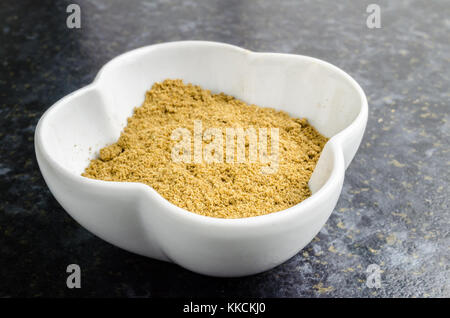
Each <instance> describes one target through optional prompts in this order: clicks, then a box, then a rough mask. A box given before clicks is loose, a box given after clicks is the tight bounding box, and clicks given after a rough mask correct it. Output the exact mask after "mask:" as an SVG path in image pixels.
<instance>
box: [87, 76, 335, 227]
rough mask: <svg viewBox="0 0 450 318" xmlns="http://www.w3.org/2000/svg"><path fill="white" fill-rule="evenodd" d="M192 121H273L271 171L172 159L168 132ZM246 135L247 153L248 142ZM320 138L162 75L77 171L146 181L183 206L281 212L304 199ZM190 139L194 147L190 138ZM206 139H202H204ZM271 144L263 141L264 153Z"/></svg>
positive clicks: (303, 125)
mask: <svg viewBox="0 0 450 318" xmlns="http://www.w3.org/2000/svg"><path fill="white" fill-rule="evenodd" d="M198 122H201V124H202V129H203V131H205V129H207V128H208V127H215V128H219V129H223V131H225V130H226V129H227V128H230V127H236V128H243V129H248V128H252V127H253V128H255V127H256V128H260V127H264V128H278V129H277V132H278V134H279V137H278V143H279V145H278V150H279V160H278V166H277V169H276V171H275V172H273V173H262V172H261V171H262V170H261V168H262V167H264V166H267V165H268V163H267V162H259V161H250V160H246V161H245V162H236V161H233V162H229V161H228V160H223V161H222V162H213V163H211V162H205V161H202V162H198V161H197V162H195V160H188V161H187V162H180V161H175V160H173V155H172V153H173V147H174V146H175V145H176V144H177V142H178V141H176V140H174V139H173V132H174V131H175V130H176V129H179V128H180V127H184V128H186V129H188V130H189V131H191V132H193V131H194V129H195V127H194V124H195V123H198ZM197 129H198V128H197ZM203 131H201V134H202V135H203ZM247 137H248V136H247ZM247 137H246V139H245V154H247V156H248V154H249V148H250V147H251V145H250V143H249V138H247ZM260 138H261V135H260ZM272 142H273V141H272ZM326 142H327V138H326V137H324V136H322V135H321V134H320V133H319V132H317V130H316V129H314V127H312V126H311V125H309V124H308V121H307V120H306V119H299V118H292V117H290V116H289V115H288V114H287V113H286V112H283V111H277V110H274V109H271V108H262V107H258V106H256V105H248V104H246V103H245V102H243V101H241V100H238V99H236V98H234V97H232V96H228V95H225V94H223V93H220V94H212V93H211V92H210V91H208V90H205V89H202V88H201V87H199V86H194V85H192V84H184V83H183V81H182V80H178V79H176V80H170V79H168V80H165V81H163V82H162V83H155V84H154V85H153V86H152V88H151V90H149V91H147V93H146V95H145V101H144V103H143V104H142V106H140V107H137V108H135V109H134V113H133V115H132V116H131V117H130V118H128V123H127V126H126V127H125V128H124V130H123V131H122V133H121V135H120V138H119V140H118V141H117V142H116V143H114V144H112V145H109V146H107V147H104V148H103V149H101V150H100V155H99V157H98V159H93V160H91V162H90V164H89V166H88V167H87V168H86V169H85V171H84V173H83V174H82V175H83V176H85V177H88V178H93V179H100V180H105V181H127V182H141V183H145V184H147V185H149V186H151V187H152V188H153V189H155V190H156V191H157V192H158V193H159V194H160V195H161V196H163V197H164V198H165V199H167V200H168V201H170V202H171V203H173V204H175V205H177V206H179V207H181V208H184V209H186V210H188V211H190V212H194V213H198V214H201V215H206V216H211V217H218V218H244V217H251V216H257V215H264V214H268V213H272V212H276V211H281V210H284V209H287V208H289V207H292V206H294V205H296V204H298V203H300V202H301V201H303V200H305V199H306V198H308V197H309V196H310V195H311V191H310V189H309V187H308V181H309V179H310V177H311V174H312V172H313V170H314V168H315V166H316V163H317V161H318V159H319V156H320V153H321V151H322V149H323V147H324V145H325V143H326ZM189 143H190V144H191V147H192V149H193V148H194V141H189ZM207 144H208V142H207V141H204V140H203V141H202V145H203V146H206V145H207ZM270 145H271V141H270V140H269V142H268V143H267V146H268V149H269V150H268V151H269V152H270ZM189 150H191V149H189ZM194 151H195V150H194ZM224 153H225V151H224ZM188 154H189V153H188ZM221 155H222V154H221Z"/></svg>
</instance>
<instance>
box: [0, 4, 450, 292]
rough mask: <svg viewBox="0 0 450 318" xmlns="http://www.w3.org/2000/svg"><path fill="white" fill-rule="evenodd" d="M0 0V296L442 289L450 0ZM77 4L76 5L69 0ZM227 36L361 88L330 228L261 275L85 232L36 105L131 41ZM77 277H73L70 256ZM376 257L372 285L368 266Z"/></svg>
mask: <svg viewBox="0 0 450 318" xmlns="http://www.w3.org/2000/svg"><path fill="white" fill-rule="evenodd" d="M53 2H56V1H31V0H29V1H9V0H8V1H2V3H1V4H0V21H1V22H0V25H1V27H0V62H1V67H2V70H1V72H0V104H1V107H0V140H1V141H0V188H1V191H0V198H1V201H0V255H1V256H0V296H1V297H10V296H57V297H59V296H67V297H70V296H86V297H89V296H138V297H140V296H231V295H238V296H254V297H260V296H264V297H331V296H338V297H349V296H356V297H359V296H361V297H385V296H402V297H411V296H418V297H449V296H450V272H449V252H450V250H449V246H450V238H449V229H450V225H449V222H450V219H449V189H448V187H449V170H450V169H449V165H450V156H449V150H450V147H449V138H450V126H449V125H450V124H449V113H450V111H449V107H450V106H449V100H450V98H449V90H448V88H449V74H450V63H449V62H450V60H449V58H450V45H449V37H448V34H449V32H450V18H449V16H450V2H448V1H425V0H424V1H413V0H411V1H400V0H399V1H389V2H388V1H377V2H376V3H378V4H379V5H380V7H381V19H382V21H381V22H382V28H381V29H368V28H367V27H366V24H365V22H366V17H367V13H366V7H367V5H368V4H369V3H371V2H374V1H356V0H355V1H331V0H330V1H317V0H314V1H282V2H281V3H279V4H278V2H275V1H270V0H259V1H218V0H216V1H171V3H170V4H169V3H168V2H165V1H155V2H144V1H126V2H125V1H118V0H116V1H106V0H102V1H99V0H96V1H85V0H83V1H81V0H80V1H77V2H76V3H79V4H80V6H81V10H82V29H80V30H69V29H67V28H66V24H65V20H66V17H67V14H66V12H65V9H66V6H67V4H68V3H70V2H65V1H58V2H57V4H54V3H53ZM71 2H74V1H71ZM183 39H201V40H212V41H221V42H228V43H231V44H235V45H239V46H243V47H245V48H248V49H251V50H255V51H274V52H286V53H297V54H304V55H310V56H314V57H318V58H321V59H324V60H326V61H329V62H331V63H333V64H335V65H337V66H339V67H341V68H342V69H344V70H345V71H347V72H348V73H349V74H350V75H352V76H353V77H354V78H355V79H356V80H357V81H358V82H359V83H360V84H361V86H362V87H363V89H364V90H365V91H366V94H367V96H368V98H369V106H370V114H369V122H368V126H367V130H366V134H365V137H364V140H363V142H362V145H361V147H360V149H359V151H358V153H357V155H356V157H355V159H354V161H353V162H352V164H351V165H350V167H349V169H348V170H347V174H346V179H345V184H344V188H343V192H342V195H341V198H340V200H339V202H338V204H337V207H336V209H335V211H334V212H333V214H332V216H331V218H330V219H329V221H328V222H327V224H326V226H325V227H324V228H323V229H322V231H321V232H320V233H319V234H318V236H317V237H316V238H315V239H314V241H313V242H311V243H310V244H309V245H308V246H307V247H306V248H305V249H304V250H303V251H302V252H301V253H299V254H298V255H296V256H295V257H293V258H292V259H291V260H289V261H288V262H286V263H285V264H283V265H281V266H279V267H277V268H275V269H273V270H271V271H269V272H266V273H263V274H260V275H255V276H252V277H246V278H239V279H216V278H210V277H204V276H200V275H196V274H193V273H191V272H188V271H186V270H184V269H181V268H179V267H177V266H175V265H172V264H167V263H162V262H158V261H154V260H151V259H146V258H144V257H140V256H136V255H133V254H131V253H128V252H126V251H123V250H121V249H119V248H116V247H114V246H111V245H109V244H108V243H105V242H104V241H102V240H100V239H98V238H97V237H95V236H93V235H92V234H90V233H89V232H87V231H86V230H85V229H83V228H82V227H81V226H79V225H78V224H77V223H76V222H75V221H74V220H72V219H71V218H70V217H69V216H68V215H67V214H66V213H65V212H64V210H63V209H62V208H61V206H60V205H59V204H58V203H57V202H56V200H55V199H54V198H53V197H52V195H51V194H50V192H49V190H48V189H47V186H46V185H45V183H44V181H43V179H42V177H41V175H40V172H39V169H38V167H37V163H36V160H35V156H34V146H33V134H34V129H35V127H36V123H37V121H38V119H39V117H40V116H41V115H42V114H43V112H44V111H45V110H46V109H47V108H48V107H49V106H50V105H51V104H53V103H54V102H55V101H57V100H58V99H59V98H61V97H63V96H64V95H66V94H68V93H70V92H72V91H74V90H76V89H77V88H80V87H82V86H84V85H86V84H88V83H90V82H91V81H92V80H93V79H94V77H95V75H96V73H97V71H98V70H99V68H100V67H101V66H102V65H103V64H104V63H106V62H107V61H108V60H109V59H111V58H112V57H114V56H116V55H118V54H120V53H123V52H125V51H128V50H130V49H133V48H136V47H139V46H143V45H147V44H152V43H158V42H165V41H174V40H183ZM71 263H76V264H79V265H80V266H81V270H82V288H81V289H78V290H69V289H67V287H66V284H65V281H66V275H67V274H66V272H65V270H66V266H67V265H68V264H71ZM370 264H377V265H379V266H380V268H381V270H382V273H381V283H382V286H381V288H379V289H376V288H368V287H367V286H366V284H365V282H366V272H365V270H366V268H367V266H368V265H370Z"/></svg>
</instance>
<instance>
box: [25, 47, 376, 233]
mask: <svg viewBox="0 0 450 318" xmlns="http://www.w3.org/2000/svg"><path fill="white" fill-rule="evenodd" d="M193 45H194V46H210V47H211V46H214V47H219V48H224V49H231V50H235V51H239V52H241V53H243V54H248V55H249V56H250V57H261V56H277V57H295V58H300V59H306V60H309V61H311V62H315V63H318V64H320V65H322V66H324V67H326V68H329V69H331V70H332V71H334V72H336V73H338V74H340V75H341V76H342V77H343V78H344V79H345V80H347V81H348V83H349V84H351V86H352V87H353V88H354V89H355V90H356V92H358V94H359V97H360V100H361V104H360V111H359V114H358V115H357V116H356V117H355V118H354V120H353V121H352V122H351V123H350V124H349V125H348V126H347V127H346V128H344V129H342V130H341V131H340V132H339V133H337V134H336V135H334V136H332V137H331V138H330V139H329V140H328V142H327V144H328V147H329V148H331V152H332V156H333V159H332V161H333V168H332V170H331V173H330V175H329V177H328V178H327V180H326V181H325V183H324V184H323V185H322V186H321V188H320V189H319V190H318V191H317V192H315V193H314V194H312V195H311V196H309V197H308V198H306V199H305V200H303V201H301V202H300V203H298V204H296V205H294V206H292V207H289V208H287V209H283V210H280V211H276V212H272V213H269V214H264V215H258V216H251V217H245V218H234V219H225V218H217V217H211V216H206V215H201V214H197V213H195V212H190V211H188V210H186V209H184V208H181V207H178V206H176V205H175V204H173V203H171V202H170V201H168V200H167V199H165V198H164V197H163V196H161V195H160V194H159V193H158V192H157V191H156V190H155V189H153V188H152V187H151V186H149V185H147V184H144V183H138V182H118V181H104V180H96V179H91V178H87V177H83V176H81V175H77V174H75V173H73V172H71V171H70V170H68V169H67V168H65V167H64V166H63V165H62V164H60V163H59V162H58V161H56V160H55V159H53V158H52V157H51V156H50V155H49V153H48V152H47V151H46V146H45V142H43V138H42V130H43V126H44V125H45V124H46V118H48V116H49V114H50V113H51V112H53V111H55V110H56V109H58V108H60V107H64V105H65V104H66V101H68V100H69V99H72V98H77V97H78V96H81V95H82V94H84V93H85V92H86V91H88V90H95V89H99V84H100V82H101V79H102V76H103V74H104V73H105V71H106V70H107V69H109V68H111V67H114V65H115V64H117V63H120V61H121V60H122V59H125V58H128V57H129V56H131V55H139V53H142V52H145V51H147V50H152V49H156V48H158V47H173V48H175V47H182V46H193ZM367 114H368V103H367V98H366V95H365V93H364V91H363V90H362V88H361V87H360V85H359V84H358V83H357V82H356V81H355V80H354V79H353V78H352V77H351V76H350V75H348V74H347V73H346V72H344V71H343V70H341V69H340V68H338V67H337V66H334V65H332V64H331V63H328V62H325V61H323V60H320V59H317V58H314V57H310V56H305V55H297V54H287V53H272V52H253V51H249V50H247V49H244V48H241V47H238V46H235V45H231V44H227V43H221V42H211V41H175V42H166V43H158V44H152V45H147V46H143V47H140V48H136V49H133V50H130V51H128V52H125V53H123V54H120V55H118V56H116V57H114V58H113V59H111V60H110V61H108V62H107V63H106V64H104V65H103V66H102V67H101V69H100V70H99V71H98V73H97V75H96V77H95V79H94V81H93V82H92V83H90V84H88V85H86V86H84V87H82V88H80V89H78V90H76V91H74V92H72V93H69V94H68V95H66V96H64V97H62V98H61V99H59V100H58V101H56V102H55V103H54V104H53V105H52V106H51V107H49V108H48V109H47V110H46V111H45V112H44V113H43V115H42V116H41V118H40V119H39V121H38V123H37V125H36V130H35V138H34V141H35V151H36V155H37V157H38V161H39V155H41V156H42V157H43V159H45V160H46V161H47V163H48V164H49V166H51V167H52V168H53V169H54V170H56V171H57V172H58V174H60V175H62V176H64V177H65V178H68V179H70V180H72V181H73V182H75V183H79V184H80V185H81V186H83V185H84V186H91V187H102V188H105V189H107V188H111V189H114V190H120V188H122V189H123V190H124V193H126V192H127V191H135V192H140V193H141V194H144V195H145V196H147V197H150V198H152V199H153V200H156V201H157V202H158V204H160V205H163V206H164V207H165V209H166V210H167V211H170V212H173V214H172V215H171V216H172V217H181V218H183V219H184V220H185V221H192V222H195V223H198V222H201V223H204V224H208V225H214V226H229V225H235V226H261V225H263V224H266V225H267V224H269V225H275V224H276V223H281V222H284V221H289V220H290V219H292V218H297V217H300V216H303V217H304V216H306V215H305V214H306V213H308V212H310V208H311V207H315V206H317V204H320V201H321V199H323V198H324V197H326V194H327V192H328V191H329V189H331V188H333V187H334V186H335V185H336V183H339V182H340V181H341V180H343V178H344V174H345V161H344V154H343V149H342V142H343V140H344V139H345V136H346V135H347V134H348V133H349V132H350V131H351V130H353V129H355V128H356V127H357V126H358V124H360V123H361V122H362V123H363V125H364V126H365V125H366V122H365V121H366V120H367Z"/></svg>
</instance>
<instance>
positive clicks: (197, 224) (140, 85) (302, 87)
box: [35, 41, 368, 277]
mask: <svg viewBox="0 0 450 318" xmlns="http://www.w3.org/2000/svg"><path fill="white" fill-rule="evenodd" d="M166 78H181V79H183V80H184V82H185V83H193V84H197V85H200V86H202V87H203V88H206V89H210V90H211V91H212V92H224V93H226V94H229V95H233V96H235V97H237V98H239V99H242V100H244V101H246V102H247V103H252V104H256V105H259V106H263V107H273V108H277V109H281V110H284V111H287V112H288V113H289V114H291V115H293V116H295V117H306V118H307V119H308V120H309V121H310V123H311V124H312V125H313V126H315V127H316V128H317V129H318V131H319V132H320V133H322V134H323V135H325V136H327V137H331V139H330V140H329V141H328V142H327V144H326V145H325V148H324V149H323V152H322V155H321V157H320V160H319V162H318V164H317V166H316V169H315V171H314V173H313V175H312V177H311V180H310V183H309V185H310V188H311V191H312V193H313V195H312V196H311V197H309V198H308V199H306V200H305V201H303V202H301V203H300V204H297V205H295V206H293V207H291V208H289V209H287V210H283V211H280V212H276V213H272V214H268V215H263V216H256V217H250V218H242V219H219V218H212V217H207V216H202V215H198V214H195V213H191V212H188V211H186V210H184V209H182V208H179V207H177V206H175V205H173V204H171V203H170V202H168V201H167V200H165V199H164V198H163V197H161V196H160V195H159V194H158V193H157V192H156V191H155V190H154V189H153V188H151V187H149V186H147V185H145V184H141V183H128V182H106V181H100V180H93V179H89V178H85V177H82V176H81V175H80V174H81V173H82V172H83V171H84V169H85V167H86V166H87V165H88V163H89V160H90V159H92V158H93V157H95V156H96V155H97V154H98V150H99V149H100V148H101V147H103V146H105V145H107V144H110V143H113V142H115V141H116V140H117V138H118V137H119V135H120V132H121V130H122V129H123V127H124V126H125V124H126V119H127V117H129V116H131V115H132V111H133V107H136V106H140V105H141V104H142V102H143V100H144V94H145V91H146V90H148V89H149V88H150V87H151V86H152V84H153V83H154V82H157V81H162V80H164V79H166ZM367 112H368V107H367V100H366V97H365V95H364V92H363V91H362V89H361V87H360V86H359V85H358V84H357V83H356V82H355V81H354V80H353V79H352V78H351V77H350V76H349V75H347V74H346V73H345V72H343V71H342V70H340V69H339V68H337V67H335V66H333V65H331V64H328V63H326V62H323V61H321V60H318V59H315V58H311V57H306V56H299V55H289V54H275V53H253V52H250V51H248V50H245V49H242V48H239V47H235V46H231V45H228V44H222V43H214V42H198V41H186V42H172V43H165V44H158V45H151V46H147V47H143V48H140V49H136V50H133V51H131V52H128V53H125V54H123V55H120V56H119V57H116V58H115V59H113V60H112V61H110V62H109V63H107V64H106V65H105V66H104V67H103V68H102V69H101V70H100V72H99V73H98V75H97V77H96V79H95V81H94V82H93V83H92V84H90V85H88V86H86V87H84V88H81V89H79V90H77V91H76V92H74V93H71V94H69V95H68V96H66V97H64V98H62V99H61V100H59V101H58V102H57V103H55V104H54V105H53V106H52V107H50V109H48V110H47V111H46V112H45V114H44V115H43V116H42V118H41V119H40V121H39V123H38V125H37V128H36V134H35V148H36V157H37V160H38V163H39V167H40V169H41V172H42V175H43V176H44V179H45V181H46V182H47V185H48V187H49V188H50V191H51V192H52V193H53V195H54V196H55V198H56V199H57V200H58V202H59V203H60V204H61V205H62V206H63V208H64V209H65V210H66V211H67V212H68V213H69V214H70V215H71V216H72V217H73V218H74V219H75V220H77V221H78V222H79V223H80V224H81V225H82V226H84V227H85V228H86V229H88V230H89V231H91V232H92V233H94V234H95V235H97V236H99V237H100V238H102V239H104V240H105V241H108V242H110V243H111V244H114V245H116V246H119V247H121V248H123V249H126V250H128V251H131V252H134V253H137V254H141V255H145V256H148V257H152V258H155V259H158V260H163V261H170V262H174V263H176V264H179V265H180V266H182V267H185V268H187V269H189V270H192V271H194V272H198V273H202V274H206V275H212V276H228V277H229V276H244V275H250V274H255V273H259V272H262V271H265V270H268V269H271V268H273V267H275V266H277V265H279V264H281V263H283V262H284V261H286V260H288V259H289V258H290V257H292V256H294V255H295V254H296V253H298V252H299V251H300V250H301V249H302V248H303V247H304V246H305V245H306V244H308V243H309V242H310V241H311V240H312V239H313V238H314V236H315V235H316V234H317V233H318V232H319V230H320V229H321V228H322V226H323V225H324V224H325V222H326V221H327V219H328V217H329V216H330V214H331V212H332V211H333V208H334V207H335V205H336V202H337V200H338V197H339V195H340V192H341V189H342V183H343V181H344V172H345V169H346V167H347V166H348V165H349V163H350V161H351V160H352V158H353V156H354V155H355V152H356V150H357V148H358V146H359V144H360V142H361V138H362V136H363V133H364V129H365V126H366V122H367Z"/></svg>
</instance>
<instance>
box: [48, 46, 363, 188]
mask: <svg viewBox="0 0 450 318" xmlns="http://www.w3.org/2000/svg"><path fill="white" fill-rule="evenodd" d="M166 78H180V79H183V80H184V82H185V83H193V84H197V85H200V86H202V87H203V88H206V89H209V90H211V91H212V92H213V93H219V92H224V93H226V94H228V95H232V96H235V97H237V98H239V99H242V100H243V101H245V102H247V103H252V104H256V105H259V106H263V107H272V108H275V109H280V110H284V111H287V112H288V113H289V114H291V115H292V116H295V117H306V118H307V119H308V120H309V121H310V123H311V124H312V125H313V126H314V127H316V128H317V129H318V131H319V132H320V133H322V134H323V135H325V136H327V137H332V136H334V135H336V134H337V133H339V132H340V131H342V130H343V129H345V128H346V127H347V126H348V125H350V124H351V123H352V122H353V120H354V119H355V118H356V117H357V116H358V114H359V112H360V110H361V97H360V94H359V93H358V91H357V90H356V89H355V87H354V85H353V83H351V82H350V80H349V78H348V76H346V75H345V73H343V72H342V71H340V70H338V69H337V68H335V67H333V66H331V65H330V64H328V63H325V62H322V61H320V60H316V59H313V58H309V57H303V56H295V55H284V54H272V53H251V52H249V51H247V50H244V49H240V48H237V47H233V46H229V45H218V44H204V43H203V44H192V43H178V44H175V43H174V44H171V45H156V46H150V47H146V48H142V49H138V50H135V51H132V52H129V53H126V54H124V55H122V56H120V57H118V58H116V59H114V60H113V61H111V62H109V63H108V64H107V65H106V66H105V67H104V68H103V69H102V70H101V71H100V73H99V75H98V77H97V80H96V81H95V82H94V84H93V85H90V86H88V87H86V88H83V89H81V90H79V91H77V92H75V93H73V94H71V95H69V96H67V97H66V98H64V99H63V100H61V101H59V102H58V103H57V104H56V105H55V107H54V108H53V109H52V110H51V111H50V112H48V113H47V115H46V116H45V118H44V119H43V123H42V128H41V137H42V138H41V139H42V143H43V146H44V148H45V150H46V152H47V153H48V155H49V156H51V157H52V158H53V159H54V160H56V161H57V162H58V163H59V164H60V165H61V166H63V167H64V168H65V169H67V170H69V171H70V172H72V173H74V174H77V175H79V174H81V173H82V171H83V170H84V168H85V167H86V166H87V164H88V163H89V160H90V159H91V158H93V157H95V156H96V155H97V154H98V150H99V149H100V148H101V147H103V146H105V145H107V144H110V143H113V142H115V141H116V140H117V138H118V137H119V135H120V132H121V131H122V129H123V127H124V126H125V125H126V119H127V118H128V117H129V116H131V114H132V112H133V108H134V107H138V106H140V105H141V104H142V102H143V100H144V96H145V92H146V91H147V90H148V89H150V88H151V86H152V84H153V83H155V82H157V81H162V80H164V79H166ZM330 156H331V154H329V151H324V152H323V153H322V156H321V161H323V163H321V164H320V169H323V170H324V171H328V172H326V173H320V174H318V175H320V179H321V181H318V182H315V184H318V185H320V184H323V183H324V180H325V179H326V178H327V177H328V176H329V173H330V171H331V170H332V160H331V158H329V157H330ZM322 157H323V158H322ZM322 167H323V168H322ZM318 188H320V186H314V188H313V189H312V190H313V192H315V191H317V190H318Z"/></svg>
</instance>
